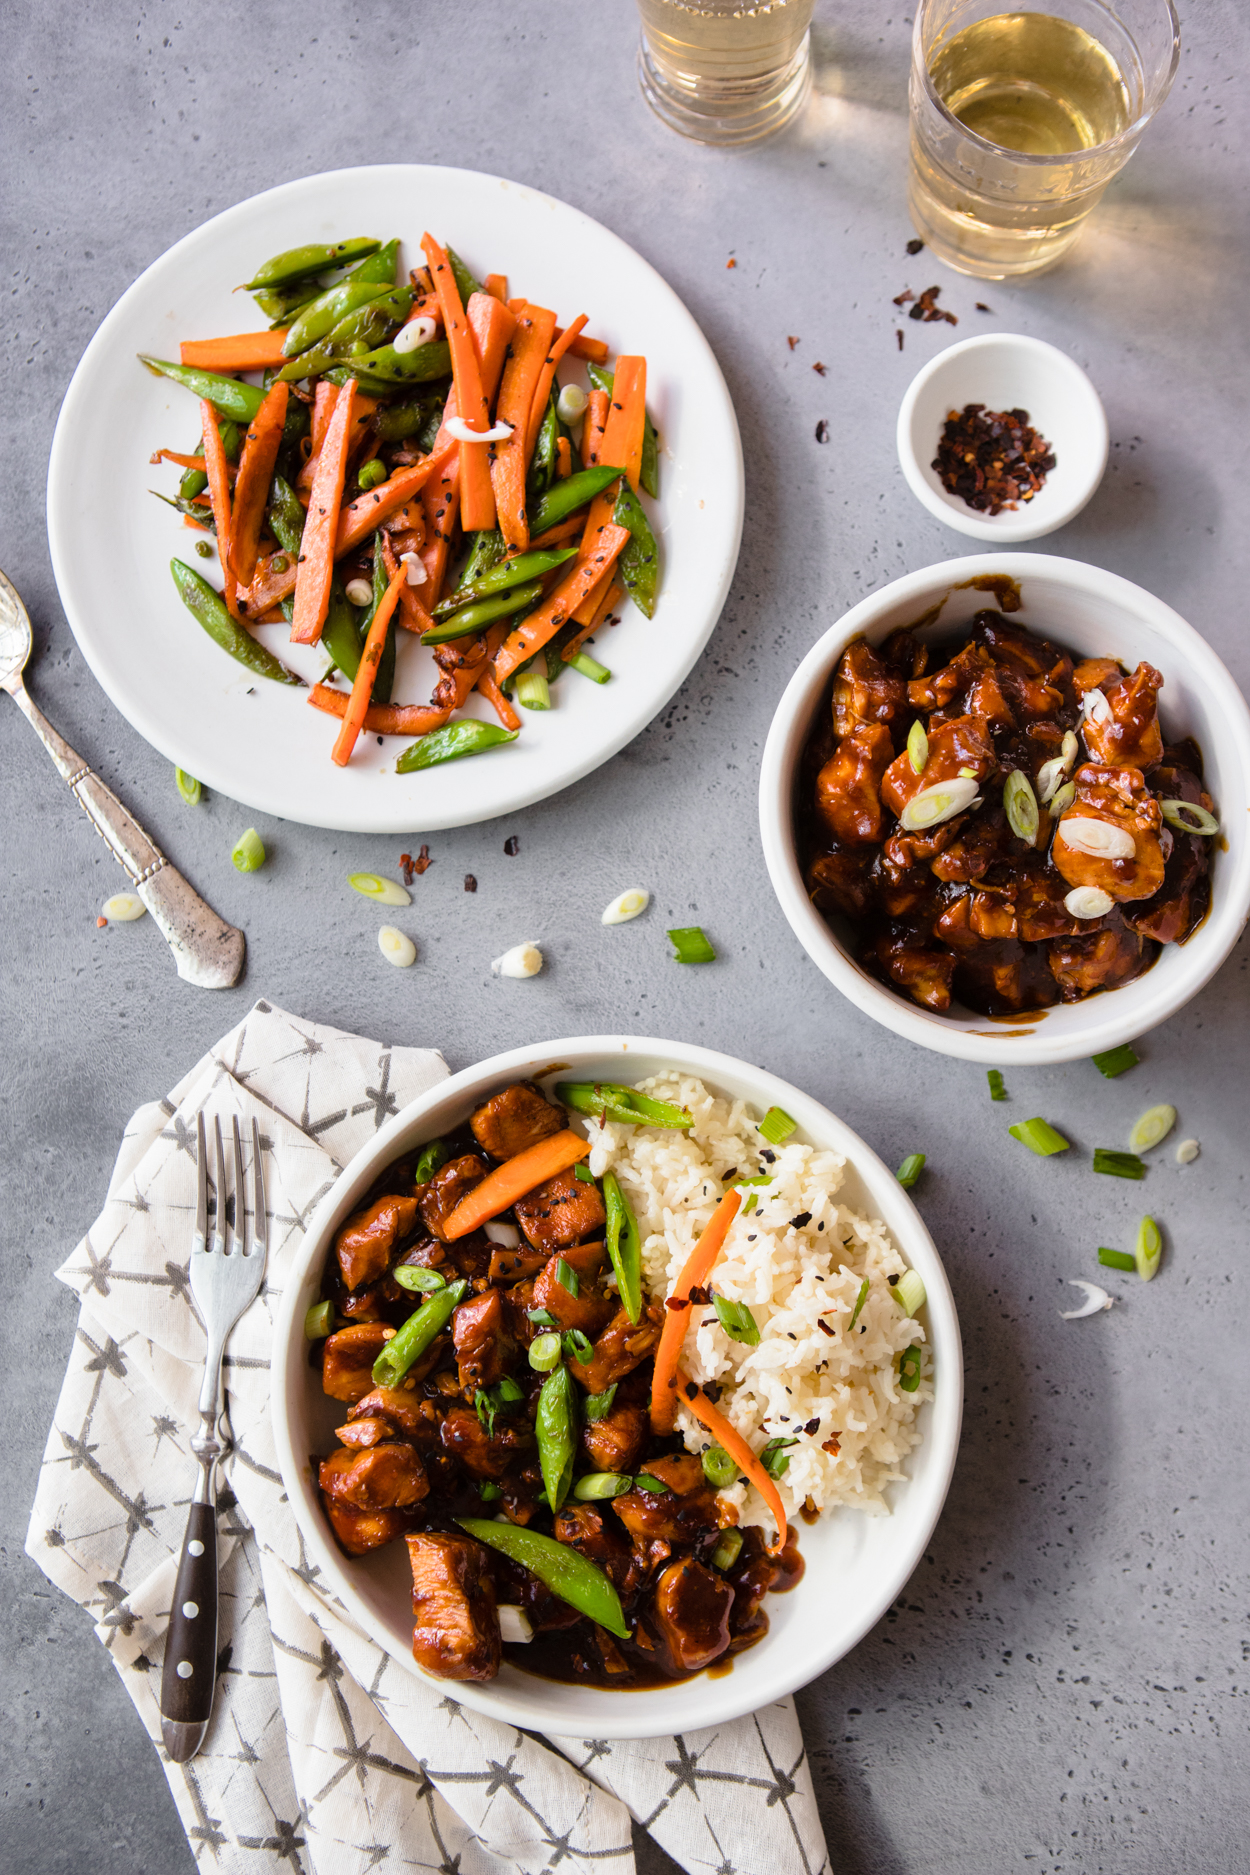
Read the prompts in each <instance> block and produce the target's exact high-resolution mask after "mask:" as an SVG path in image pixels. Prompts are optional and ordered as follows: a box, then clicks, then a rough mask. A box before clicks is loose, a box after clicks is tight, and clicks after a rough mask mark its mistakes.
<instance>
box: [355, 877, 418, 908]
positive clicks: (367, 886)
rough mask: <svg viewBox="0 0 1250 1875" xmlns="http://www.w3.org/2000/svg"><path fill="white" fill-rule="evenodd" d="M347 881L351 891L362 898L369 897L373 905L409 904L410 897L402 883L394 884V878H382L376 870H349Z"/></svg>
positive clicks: (410, 901)
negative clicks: (357, 893)
mask: <svg viewBox="0 0 1250 1875" xmlns="http://www.w3.org/2000/svg"><path fill="white" fill-rule="evenodd" d="M347 883H348V885H350V887H351V888H352V891H353V892H359V893H360V896H361V897H362V898H371V899H372V900H373V902H374V904H375V905H411V903H412V899H411V898H410V897H409V895H408V893H407V892H405V890H404V888H403V886H402V885H396V883H395V881H394V879H384V878H382V876H381V874H380V873H376V872H349V873H348V875H347Z"/></svg>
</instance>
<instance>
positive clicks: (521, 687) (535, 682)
mask: <svg viewBox="0 0 1250 1875" xmlns="http://www.w3.org/2000/svg"><path fill="white" fill-rule="evenodd" d="M516 700H517V702H518V703H519V704H520V706H521V708H522V709H523V710H549V709H550V708H551V685H550V684H549V683H548V682H547V674H546V672H545V671H522V672H521V674H520V676H519V677H518V678H517V680H516Z"/></svg>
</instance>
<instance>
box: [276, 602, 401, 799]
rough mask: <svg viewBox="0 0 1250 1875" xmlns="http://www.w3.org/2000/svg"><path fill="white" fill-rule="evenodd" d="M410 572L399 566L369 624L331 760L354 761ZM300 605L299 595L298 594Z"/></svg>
mask: <svg viewBox="0 0 1250 1875" xmlns="http://www.w3.org/2000/svg"><path fill="white" fill-rule="evenodd" d="M406 574H407V568H406V567H402V566H401V567H397V568H396V570H395V575H394V577H393V578H392V580H391V583H390V585H389V586H388V587H387V589H386V591H385V592H384V593H383V594H382V597H381V599H380V600H379V602H378V609H377V611H376V612H375V613H374V615H373V623H372V624H371V625H370V627H369V636H368V637H367V638H366V639H365V648H364V650H363V651H362V652H361V654H360V664H359V667H358V669H357V671H356V678H355V682H354V683H353V684H352V694H351V696H350V697H349V698H348V700H347V708H346V710H345V711H344V713H343V727H342V728H341V729H340V730H339V733H338V738H337V740H336V742H335V744H334V747H333V749H332V750H331V751H330V756H331V760H332V761H335V762H337V763H338V765H339V767H340V768H345V767H346V766H347V763H348V762H349V761H350V760H351V753H352V750H353V749H354V748H355V746H356V738H357V736H358V735H359V734H360V732H361V730H362V729H363V728H364V726H365V717H366V716H367V715H368V713H369V701H370V698H371V697H372V696H373V685H374V681H375V679H376V677H377V674H378V665H379V664H380V663H381V662H382V651H383V648H384V646H385V644H386V634H387V631H388V629H389V627H390V623H391V614H392V613H393V612H394V610H395V607H396V606H397V605H398V604H399V589H400V587H401V586H402V585H403V583H404V578H405V576H406ZM295 603H296V605H298V604H299V595H298V593H297V594H296V600H295Z"/></svg>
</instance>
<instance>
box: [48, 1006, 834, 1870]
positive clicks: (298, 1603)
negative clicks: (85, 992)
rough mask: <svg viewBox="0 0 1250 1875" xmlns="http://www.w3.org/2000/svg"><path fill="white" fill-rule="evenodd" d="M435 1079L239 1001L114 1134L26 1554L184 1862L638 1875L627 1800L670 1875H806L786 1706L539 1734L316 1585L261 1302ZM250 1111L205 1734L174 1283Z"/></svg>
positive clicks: (428, 1058) (805, 1778)
mask: <svg viewBox="0 0 1250 1875" xmlns="http://www.w3.org/2000/svg"><path fill="white" fill-rule="evenodd" d="M446 1073H447V1068H446V1064H445V1063H444V1061H443V1059H442V1057H441V1055H439V1054H437V1053H435V1052H434V1051H433V1050H429V1049H417V1048H391V1047H384V1046H382V1045H380V1044H379V1043H377V1042H372V1041H367V1040H365V1039H364V1038H362V1037H360V1036H357V1035H348V1034H345V1033H343V1032H342V1031H340V1030H337V1029H331V1028H325V1027H322V1026H320V1025H318V1024H316V1023H312V1022H307V1021H303V1020H301V1019H299V1018H297V1017H295V1016H291V1015H288V1014H286V1013H285V1012H284V1011H283V1010H280V1009H276V1008H274V1007H273V1006H272V1005H271V1004H268V1003H265V1002H259V1003H257V1004H256V1006H255V1007H254V1008H253V1009H252V1011H251V1012H250V1014H249V1015H248V1016H247V1017H246V1018H245V1019H244V1021H243V1022H241V1023H240V1024H239V1026H238V1027H237V1028H236V1029H234V1030H232V1031H231V1033H230V1034H229V1035H227V1036H225V1037H224V1038H223V1039H222V1041H220V1042H219V1043H218V1044H217V1046H216V1047H215V1048H213V1049H211V1050H210V1052H209V1053H208V1054H207V1055H206V1056H205V1057H204V1059H203V1060H202V1061H201V1062H199V1063H198V1064H197V1066H196V1067H194V1068H193V1069H192V1070H191V1071H190V1073H189V1074H187V1075H186V1076H185V1077H184V1078H183V1079H182V1080H181V1081H180V1082H179V1083H178V1085H177V1086H176V1087H175V1088H174V1089H173V1090H172V1092H171V1093H170V1094H168V1095H167V1096H166V1098H165V1099H163V1100H160V1101H155V1102H153V1103H152V1104H150V1105H149V1106H146V1107H141V1108H140V1109H139V1111H138V1112H137V1113H136V1114H135V1115H134V1117H133V1119H132V1120H131V1122H130V1124H129V1125H128V1127H127V1128H126V1131H125V1135H124V1137H123V1140H122V1146H121V1151H120V1153H119V1155H118V1159H117V1164H116V1166H115V1168H114V1171H113V1177H112V1181H111V1183H110V1186H109V1192H108V1197H107V1199H106V1201H105V1205H104V1209H103V1210H102V1212H101V1213H100V1216H99V1218H98V1219H97V1220H96V1222H95V1223H94V1224H93V1225H92V1227H91V1229H90V1230H89V1231H88V1232H87V1234H86V1236H85V1237H84V1238H83V1240H82V1242H81V1243H80V1244H79V1246H78V1248H77V1249H76V1250H75V1251H74V1252H73V1254H72V1255H71V1256H70V1258H69V1259H68V1261H67V1262H66V1263H65V1264H64V1266H63V1267H62V1268H61V1269H60V1270H59V1271H58V1275H59V1276H60V1278H61V1281H62V1282H64V1283H67V1284H68V1285H69V1286H70V1287H71V1288H72V1289H74V1290H76V1291H77V1293H78V1295H79V1296H80V1298H81V1303H82V1307H81V1312H80V1315H79V1318H78V1327H77V1333H76V1335H75V1340H74V1347H73V1352H72V1354H71V1356H70V1361H69V1367H68V1370H67V1372H66V1376H65V1382H64V1385H63V1387H62V1389H61V1395H60V1399H59V1401H58V1403H57V1409H56V1416H55V1420H54V1422H53V1425H52V1429H51V1432H50V1433H49V1436H48V1444H47V1449H46V1451H45V1454H44V1461H43V1467H42V1470H41V1472H40V1477H39V1484H38V1489H37V1493H36V1497H35V1504H34V1509H33V1512H32V1515H31V1522H30V1529H29V1532H28V1535H27V1539H26V1547H27V1551H28V1553H29V1555H30V1556H31V1557H32V1558H33V1559H34V1560H35V1562H37V1563H38V1564H39V1567H40V1568H41V1569H42V1570H43V1571H44V1573H45V1574H46V1575H47V1576H48V1577H49V1578H50V1580H51V1581H53V1582H54V1583H56V1585H57V1586H58V1587H59V1588H61V1589H63V1590H64V1591H65V1593H66V1594H67V1595H70V1596H72V1597H73V1599H74V1600H75V1601H76V1602H78V1603H79V1604H80V1605H81V1606H82V1607H84V1608H87V1609H89V1610H90V1612H91V1614H92V1616H93V1617H94V1620H95V1623H96V1633H97V1635H98V1637H99V1639H100V1641H101V1643H102V1644H103V1645H104V1646H105V1647H106V1648H107V1649H108V1651H109V1653H110V1655H111V1656H112V1659H113V1664H114V1665H115V1666H116V1668H117V1671H118V1673H119V1674H120V1675H121V1678H122V1682H123V1684H124V1686H125V1687H126V1690H127V1692H128V1693H129V1694H130V1697H131V1698H132V1700H133V1701H134V1703H135V1706H136V1708H137V1709H138V1712H139V1716H140V1718H141V1720H142V1722H143V1724H144V1725H145V1726H146V1727H147V1731H148V1735H149V1737H150V1738H151V1739H152V1742H153V1745H154V1746H155V1747H156V1749H157V1750H158V1751H160V1752H161V1756H162V1761H163V1763H164V1768H165V1774H166V1776H167V1778H168V1779H169V1786H170V1790H171V1792H172V1793H173V1798H174V1802H175V1803H176V1804H177V1806H178V1811H179V1814H180V1816H181V1818H182V1821H183V1825H184V1827H185V1829H186V1832H187V1840H188V1843H189V1845H190V1848H191V1851H192V1854H193V1855H194V1857H195V1859H196V1862H197V1863H198V1864H199V1866H200V1867H201V1868H203V1869H206V1870H208V1869H212V1870H217V1871H221V1872H222V1875H236V1871H237V1875H264V1871H266V1870H273V1871H277V1870H279V1869H283V1870H299V1871H306V1872H307V1875H364V1872H365V1871H366V1870H369V1869H374V1868H378V1867H384V1866H389V1867H394V1868H397V1869H398V1868H423V1869H432V1870H440V1871H443V1872H444V1875H457V1872H458V1875H520V1872H524V1875H545V1871H547V1870H550V1869H554V1868H556V1866H557V1865H559V1864H564V1865H565V1866H566V1867H567V1868H568V1869H569V1870H572V1871H574V1872H576V1871H578V1870H581V1871H583V1875H590V1871H591V1870H592V1869H595V1870H598V1871H601V1872H602V1875H632V1870H633V1867H634V1857H633V1849H632V1846H631V1833H630V1824H631V1818H632V1819H633V1820H635V1821H636V1822H638V1823H639V1824H641V1825H642V1827H643V1828H645V1829H647V1830H649V1831H650V1832H651V1834H652V1836H653V1837H654V1838H655V1839H656V1841H657V1842H659V1843H661V1844H662V1845H663V1847H664V1848H665V1849H666V1850H667V1851H668V1852H669V1854H670V1855H672V1856H674V1857H675V1858H676V1859H677V1861H679V1862H680V1863H682V1864H683V1866H684V1867H685V1868H686V1869H688V1870H689V1871H690V1872H691V1875H696V1872H698V1875H703V1872H704V1871H714V1872H715V1875H821V1872H822V1871H823V1870H824V1869H825V1867H826V1861H827V1858H826V1852H825V1844H824V1838H823V1835H822V1833H821V1827H820V1822H819V1818H818V1816H817V1813H816V1806H815V1802H814V1799H813V1795H812V1783H811V1774H810V1772H809V1769H808V1764H807V1758H806V1756H805V1754H804V1750H803V1741H802V1738H801V1736H800V1732H799V1726H798V1720H797V1718H796V1716H795V1711H794V1703H793V1701H792V1700H789V1699H787V1700H783V1701H781V1702H779V1703H778V1704H776V1705H772V1706H769V1707H767V1708H766V1709H765V1710H764V1711H762V1712H758V1713H756V1714H754V1715H753V1716H752V1717H750V1718H747V1719H738V1720H735V1721H733V1722H732V1723H730V1724H727V1725H723V1726H719V1727H716V1728H713V1729H710V1730H707V1731H703V1732H698V1733H693V1734H687V1735H686V1736H684V1737H677V1738H656V1739H643V1740H630V1741H620V1740H617V1741H614V1740H611V1739H603V1738H598V1739H583V1738H550V1739H547V1740H545V1741H544V1740H543V1739H541V1738H539V1737H537V1736H535V1735H533V1734H530V1733H526V1732H522V1731H519V1730H517V1729H516V1728H515V1727H514V1726H511V1725H507V1724H504V1723H502V1722H500V1721H498V1720H494V1719H490V1718H487V1717H485V1716H483V1715H482V1714H480V1713H477V1712H473V1711H471V1710H470V1709H469V1708H468V1707H466V1706H464V1705H462V1704H461V1703H460V1702H459V1701H458V1700H457V1699H456V1698H455V1696H454V1688H451V1687H449V1688H448V1690H447V1692H446V1693H444V1692H443V1691H442V1689H441V1688H439V1687H438V1686H436V1685H434V1684H433V1683H431V1682H430V1681H429V1680H426V1679H420V1678H418V1677H417V1676H416V1675H415V1674H414V1673H412V1672H411V1671H409V1670H408V1669H407V1668H406V1667H405V1666H403V1665H402V1664H400V1663H398V1662H397V1661H395V1660H393V1659H392V1658H391V1657H390V1655H388V1654H386V1653H385V1652H383V1651H382V1650H381V1649H380V1648H378V1647H377V1646H376V1645H375V1644H374V1643H373V1642H372V1641H371V1640H370V1639H369V1638H368V1637H367V1636H366V1635H365V1634H363V1633H362V1632H361V1631H360V1629H359V1628H357V1627H356V1626H355V1624H354V1623H353V1622H352V1621H351V1620H350V1619H349V1618H348V1617H347V1615H346V1613H345V1611H344V1610H343V1608H342V1606H341V1605H340V1604H339V1603H338V1602H337V1601H336V1600H335V1598H334V1596H333V1595H332V1594H331V1593H330V1592H329V1591H328V1589H327V1588H326V1586H325V1585H324V1584H322V1583H321V1582H320V1580H319V1575H320V1571H319V1569H318V1568H317V1567H316V1566H315V1565H314V1564H312V1563H311V1562H310V1560H309V1558H308V1556H307V1554H306V1552H305V1549H304V1545H303V1541H302V1539H301V1536H300V1532H299V1529H298V1526H297V1525H296V1522H295V1519H294V1517H293V1515H292V1513H291V1509H290V1505H289V1503H288V1501H287V1498H286V1496H285V1494H284V1492H283V1489H282V1480H281V1477H280V1476H279V1472H278V1467H277V1459H276V1454H275V1451H274V1444H273V1437H272V1431H271V1427H270V1421H269V1354H270V1342H271V1336H272V1325H273V1315H274V1308H275V1304H276V1301H277V1298H278V1297H279V1295H280V1294H281V1290H282V1285H283V1281H284V1278H285V1275H286V1273H287V1271H288V1270H289V1269H290V1268H291V1266H292V1263H293V1260H294V1258H295V1257H296V1255H297V1253H298V1250H299V1246H300V1243H301V1240H302V1237H303V1234H304V1231H305V1230H306V1228H307V1225H308V1220H309V1218H310V1216H311V1214H312V1211H313V1209H314V1208H315V1206H316V1204H317V1202H318V1200H319V1199H320V1198H321V1197H322V1196H323V1195H324V1194H325V1192H326V1191H328V1190H329V1188H330V1186H331V1185H332V1184H333V1182H334V1180H335V1179H336V1178H337V1176H338V1174H339V1172H340V1170H341V1169H342V1167H343V1166H344V1165H345V1164H346V1162H347V1161H348V1160H349V1159H350V1158H351V1157H352V1155H353V1154H354V1153H355V1152H356V1151H357V1150H358V1149H359V1148H360V1147H361V1146H362V1145H364V1144H365V1142H366V1141H367V1140H368V1138H369V1137H370V1135H371V1134H372V1133H373V1132H374V1131H376V1129H377V1128H378V1127H379V1126H381V1124H382V1123H383V1121H384V1120H385V1119H386V1118H387V1117H388V1116H389V1115H390V1114H392V1113H395V1112H397V1111H398V1110H399V1108H400V1107H401V1106H403V1105H404V1104H405V1103H406V1102H408V1101H410V1100H412V1099H414V1098H415V1097H416V1095H418V1094H420V1093H423V1092H424V1091H425V1090H426V1089H427V1088H430V1087H432V1086H434V1085H435V1083H436V1082H438V1081H439V1080H441V1079H442V1078H443V1077H444V1076H445V1075H446ZM201 1109H205V1110H211V1111H213V1112H217V1113H220V1114H221V1115H222V1116H223V1118H224V1119H228V1118H229V1116H230V1115H231V1114H235V1113H237V1114H238V1115H239V1117H240V1120H241V1122H243V1123H244V1124H243V1125H242V1128H241V1130H242V1131H243V1134H244V1137H245V1138H247V1137H248V1136H249V1135H250V1131H251V1129H250V1127H248V1126H247V1125H246V1122H247V1121H248V1120H250V1119H252V1118H253V1116H254V1117H255V1118H256V1119H257V1120H258V1121H259V1124H260V1130H261V1150H262V1152H263V1153H264V1155H265V1160H264V1164H265V1182H266V1196H267V1204H268V1207H269V1213H270V1217H269V1233H270V1258H269V1267H268V1271H267V1276H266V1282H265V1286H264V1289H263V1291H262V1293H261V1295H260V1297H259V1298H258V1299H257V1301H256V1302H255V1303H253V1305H252V1307H251V1308H250V1309H249V1310H248V1312H247V1313H246V1315H244V1317H243V1318H242V1320H241V1321H240V1323H239V1325H238V1327H237V1328H236V1329H235V1331H234V1334H233V1336H232V1337H231V1341H230V1345H229V1350H228V1352H227V1356H226V1368H225V1384H226V1389H227V1396H228V1408H229V1420H230V1426H231V1431H232V1435H233V1446H232V1449H231V1452H230V1454H229V1456H228V1457H227V1459H226V1460H225V1461H224V1463H223V1466H222V1489H221V1494H220V1515H219V1542H220V1555H221V1628H220V1635H219V1645H220V1652H219V1655H218V1662H217V1672H218V1680H217V1698H216V1703H215V1706H214V1711H213V1720H212V1725H211V1728H210V1730H209V1733H208V1737H207V1739H206V1741H205V1745H204V1749H203V1750H202V1751H201V1753H200V1755H199V1756H198V1757H197V1758H195V1759H194V1760H193V1761H192V1762H191V1763H190V1764H186V1765H177V1764H173V1763H171V1762H170V1761H169V1760H168V1759H167V1758H166V1757H165V1755H164V1752H163V1750H162V1748H161V1744H160V1735H161V1734H160V1712H159V1706H158V1699H159V1692H160V1679H161V1656H162V1651H163V1647H164V1639H165V1629H166V1623H167V1620H168V1613H169V1603H170V1597H171V1595H172V1592H173V1586H174V1577H175V1573H176V1568H177V1559H178V1553H179V1550H180V1547H181V1542H182V1532H183V1526H184V1523H185V1520H186V1509H187V1502H188V1498H189V1495H190V1489H191V1485H192V1482H193V1478H194V1465H193V1461H192V1456H191V1451H190V1443H189V1441H190V1437H191V1433H192V1431H193V1430H194V1428H195V1426H196V1424H197V1414H196V1410H195V1402H196V1394H197V1392H198V1389H199V1383H200V1368H201V1362H202V1360H203V1351H204V1335H203V1330H202V1328H201V1326H200V1323H199V1320H198V1317H197V1315H196V1312H195V1308H194V1305H193V1302H192V1299H191V1294H190V1289H189V1285H188V1273H187V1272H188V1259H189V1254H190V1244H191V1227H192V1220H193V1216H194V1207H195V1116H196V1114H197V1112H199V1111H200V1110H201Z"/></svg>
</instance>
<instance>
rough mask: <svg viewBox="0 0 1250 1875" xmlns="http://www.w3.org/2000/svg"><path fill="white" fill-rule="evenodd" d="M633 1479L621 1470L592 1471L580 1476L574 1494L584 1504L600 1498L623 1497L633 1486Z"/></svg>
mask: <svg viewBox="0 0 1250 1875" xmlns="http://www.w3.org/2000/svg"><path fill="white" fill-rule="evenodd" d="M633 1482H634V1481H633V1479H632V1478H629V1477H627V1476H626V1475H625V1474H624V1473H623V1472H619V1471H590V1472H587V1474H586V1476H585V1477H584V1478H579V1479H578V1480H577V1483H576V1484H575V1485H574V1486H573V1496H574V1497H576V1498H580V1499H581V1501H582V1503H584V1504H593V1503H596V1502H597V1501H598V1500H599V1499H600V1498H605V1497H621V1496H622V1495H623V1494H624V1493H625V1492H626V1491H629V1490H631V1489H632V1488H633Z"/></svg>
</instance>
